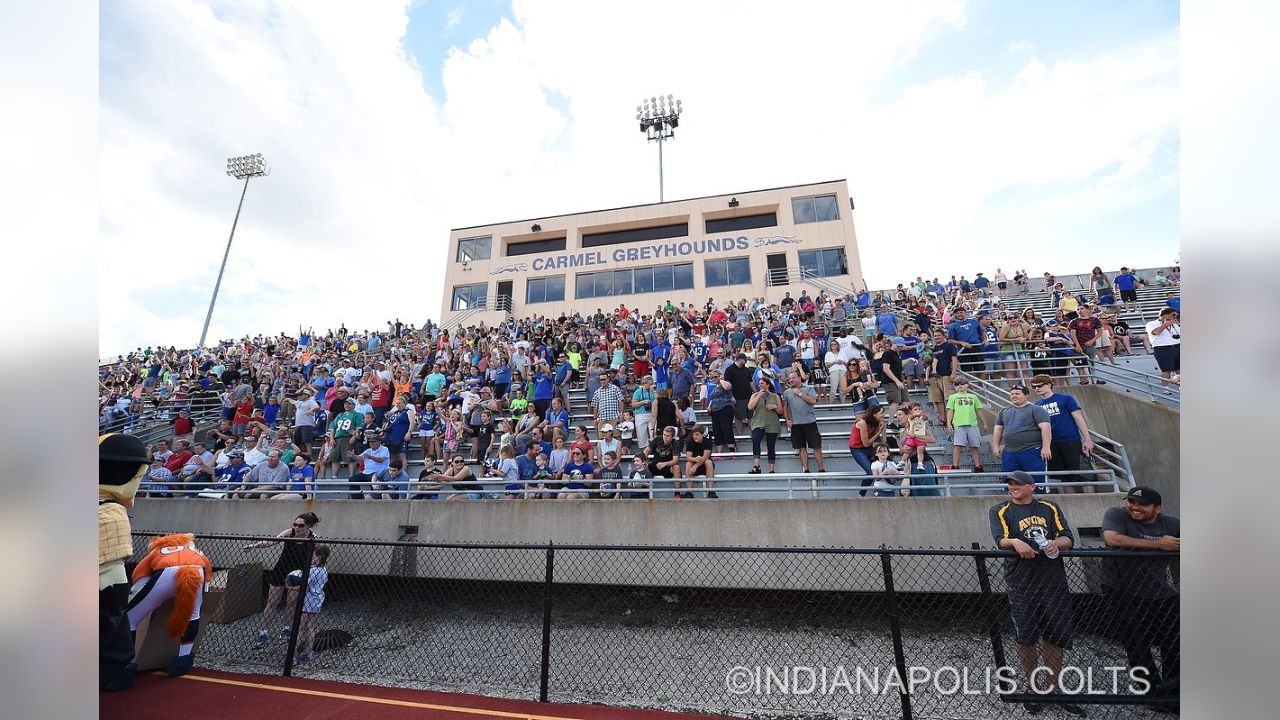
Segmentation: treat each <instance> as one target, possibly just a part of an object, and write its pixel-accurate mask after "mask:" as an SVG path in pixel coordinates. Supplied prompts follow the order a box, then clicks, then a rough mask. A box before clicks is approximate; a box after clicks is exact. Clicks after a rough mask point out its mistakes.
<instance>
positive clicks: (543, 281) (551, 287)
mask: <svg viewBox="0 0 1280 720" xmlns="http://www.w3.org/2000/svg"><path fill="white" fill-rule="evenodd" d="M562 300H564V276H563V275H554V276H552V277H542V278H529V281H528V283H527V284H526V285H525V289H524V301H525V302H527V303H540V302H560V301H562Z"/></svg>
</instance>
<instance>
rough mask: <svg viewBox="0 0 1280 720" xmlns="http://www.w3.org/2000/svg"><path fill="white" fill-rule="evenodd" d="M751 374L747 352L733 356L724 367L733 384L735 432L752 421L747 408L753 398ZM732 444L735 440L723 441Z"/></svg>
mask: <svg viewBox="0 0 1280 720" xmlns="http://www.w3.org/2000/svg"><path fill="white" fill-rule="evenodd" d="M751 375H752V371H750V370H748V369H747V354H746V353H738V354H737V355H735V356H734V358H733V363H731V364H730V365H727V366H726V367H725V368H724V379H725V381H726V382H728V383H729V384H730V385H732V386H733V388H732V391H733V432H734V434H735V435H736V434H738V433H740V432H742V427H741V426H742V425H743V424H744V423H749V422H750V421H751V411H750V410H748V409H747V403H748V402H750V400H751V393H752V392H753V391H752V389H751ZM722 444H728V445H732V444H733V442H732V441H730V442H728V443H722Z"/></svg>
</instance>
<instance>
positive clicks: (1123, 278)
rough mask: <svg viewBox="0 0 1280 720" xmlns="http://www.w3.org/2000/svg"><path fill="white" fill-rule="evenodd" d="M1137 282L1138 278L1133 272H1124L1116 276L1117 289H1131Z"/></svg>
mask: <svg viewBox="0 0 1280 720" xmlns="http://www.w3.org/2000/svg"><path fill="white" fill-rule="evenodd" d="M1137 284H1138V278H1136V277H1134V275H1133V273H1124V274H1122V275H1117V276H1116V289H1117V290H1132V289H1133V288H1134V287H1135V286H1136V285H1137Z"/></svg>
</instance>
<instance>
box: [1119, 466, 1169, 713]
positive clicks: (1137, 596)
mask: <svg viewBox="0 0 1280 720" xmlns="http://www.w3.org/2000/svg"><path fill="white" fill-rule="evenodd" d="M1124 501H1125V506H1124V507H1113V508H1110V509H1108V510H1107V512H1106V514H1105V515H1103V516H1102V540H1103V541H1104V542H1105V543H1106V544H1107V547H1111V548H1116V549H1118V550H1163V551H1166V552H1180V551H1181V550H1182V540H1181V535H1182V523H1181V521H1179V519H1178V517H1177V516H1176V515H1170V514H1168V513H1165V512H1162V511H1161V497H1160V493H1159V492H1157V491H1156V490H1155V489H1153V488H1150V487H1144V486H1141V485H1139V486H1136V487H1133V488H1131V489H1130V490H1129V492H1128V494H1127V495H1125V498H1124ZM1102 592H1103V594H1104V595H1105V596H1106V598H1107V601H1108V602H1109V603H1110V605H1111V607H1112V612H1113V613H1114V615H1115V617H1116V618H1117V620H1118V621H1119V622H1120V623H1121V628H1120V632H1121V641H1122V642H1123V643H1124V650H1125V655H1126V656H1127V657H1128V661H1129V667H1130V668H1132V669H1135V670H1137V669H1139V668H1142V669H1144V670H1145V674H1144V675H1143V676H1144V677H1145V678H1146V679H1148V680H1149V681H1150V682H1151V688H1150V691H1149V692H1150V694H1151V695H1163V696H1170V695H1171V696H1177V694H1178V689H1179V683H1178V664H1179V654H1180V653H1179V650H1180V648H1179V630H1178V620H1179V615H1180V612H1179V602H1178V589H1177V588H1176V587H1174V585H1173V583H1172V582H1171V581H1170V574H1169V560H1168V558H1150V559H1148V558H1141V557H1126V558H1107V559H1106V560H1105V562H1104V563H1103V565H1102ZM1152 647H1157V648H1159V649H1160V666H1159V667H1158V668H1157V667H1156V663H1155V659H1154V658H1153V657H1152V653H1151V648H1152ZM1151 707H1152V709H1154V710H1160V711H1174V712H1176V711H1175V710H1173V708H1171V707H1169V706H1165V705H1159V706H1155V705H1153V706H1151Z"/></svg>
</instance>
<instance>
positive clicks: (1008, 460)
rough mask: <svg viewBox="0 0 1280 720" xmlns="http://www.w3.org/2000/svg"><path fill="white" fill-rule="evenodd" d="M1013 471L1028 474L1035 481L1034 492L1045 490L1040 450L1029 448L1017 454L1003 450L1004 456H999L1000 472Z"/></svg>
mask: <svg viewBox="0 0 1280 720" xmlns="http://www.w3.org/2000/svg"><path fill="white" fill-rule="evenodd" d="M1014 470H1021V471H1023V472H1025V473H1029V474H1030V475H1031V477H1032V479H1034V480H1035V481H1036V490H1037V491H1038V492H1045V491H1046V490H1047V488H1046V487H1045V476H1044V471H1045V461H1044V459H1043V458H1041V457H1040V448H1038V447H1030V448H1027V449H1026V450H1019V451H1017V452H1009V451H1008V450H1005V451H1004V454H1003V455H1001V456H1000V472H1012V471H1014Z"/></svg>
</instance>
